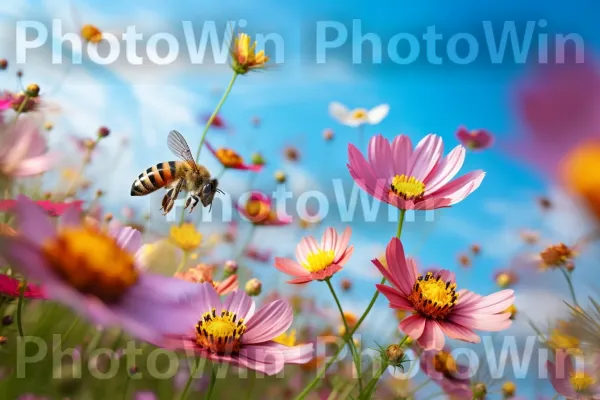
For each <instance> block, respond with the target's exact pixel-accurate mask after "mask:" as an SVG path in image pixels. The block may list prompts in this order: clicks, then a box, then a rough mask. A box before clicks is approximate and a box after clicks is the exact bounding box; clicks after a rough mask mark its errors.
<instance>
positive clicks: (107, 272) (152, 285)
mask: <svg viewBox="0 0 600 400" xmlns="http://www.w3.org/2000/svg"><path fill="white" fill-rule="evenodd" d="M16 214H17V218H18V222H19V225H20V230H19V235H18V236H12V237H11V236H2V237H0V255H1V256H2V258H4V259H6V260H7V261H8V262H9V263H10V264H11V266H13V267H14V268H17V269H18V270H19V271H20V272H21V273H23V275H24V276H25V277H27V279H28V280H30V281H34V282H43V284H44V292H45V294H46V295H47V296H48V298H49V299H50V300H55V301H58V302H60V303H63V304H65V305H67V306H69V307H72V308H73V309H74V310H75V311H77V312H78V313H80V314H81V315H83V316H85V317H87V318H88V319H89V320H90V321H91V322H92V323H95V324H99V325H103V326H121V327H123V329H124V330H126V331H127V332H128V333H130V334H132V335H133V336H135V337H138V338H140V339H143V340H149V341H150V340H154V341H156V340H159V339H160V338H161V337H162V336H161V332H162V331H163V330H164V329H165V327H168V326H169V325H170V323H171V321H172V320H173V318H178V315H179V314H180V313H185V312H186V307H185V305H184V304H183V302H184V301H185V302H188V301H190V299H196V298H197V297H198V296H201V295H202V292H201V290H200V289H201V288H200V287H199V286H198V285H196V284H192V283H190V282H186V281H183V280H180V279H176V278H168V277H164V276H160V275H155V274H151V273H145V272H143V271H142V269H141V268H140V266H139V265H138V263H137V262H136V260H135V257H134V253H135V252H137V251H138V250H139V247H140V245H141V235H140V233H139V232H137V231H135V230H134V229H131V228H129V227H125V228H120V227H118V226H116V225H114V226H113V227H110V228H109V230H108V232H107V233H105V232H103V231H101V230H97V229H94V228H92V227H90V226H88V225H84V224H82V223H81V221H80V214H79V212H77V210H75V209H74V208H70V209H68V210H67V211H66V212H65V214H64V215H63V217H62V218H61V220H60V225H59V227H58V228H57V227H56V226H55V224H53V223H52V222H51V221H50V220H49V218H48V217H47V215H46V214H45V213H44V212H43V210H42V209H41V208H40V207H38V206H37V205H36V204H35V203H34V202H33V201H31V200H29V199H28V198H26V197H25V196H20V197H19V198H18V203H17V206H16ZM109 267H110V268H109ZM194 301H198V300H197V299H196V300H194Z"/></svg>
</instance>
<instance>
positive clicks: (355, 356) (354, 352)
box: [325, 278, 362, 392]
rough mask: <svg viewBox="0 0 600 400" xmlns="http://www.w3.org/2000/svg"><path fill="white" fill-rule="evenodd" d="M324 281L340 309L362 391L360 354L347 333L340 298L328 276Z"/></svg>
mask: <svg viewBox="0 0 600 400" xmlns="http://www.w3.org/2000/svg"><path fill="white" fill-rule="evenodd" d="M325 282H326V283H327V286H328V287H329V291H330V292H331V295H332V296H333V299H334V300H335V304H336V305H337V308H338V310H339V311H340V316H341V317H342V322H343V323H344V328H345V329H346V332H345V334H344V336H345V338H344V340H345V341H346V343H347V344H348V347H350V352H351V353H352V358H353V359H354V365H356V376H357V380H358V388H359V390H360V391H361V392H362V381H361V372H362V371H361V366H360V354H358V351H357V350H356V346H355V345H354V340H352V335H349V333H350V329H349V327H348V322H347V321H346V317H345V316H344V310H343V309H342V305H341V304H340V300H339V299H338V297H337V295H336V294H335V289H334V288H333V285H332V284H331V279H329V278H328V279H325Z"/></svg>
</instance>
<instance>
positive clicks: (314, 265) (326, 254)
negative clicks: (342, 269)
mask: <svg viewBox="0 0 600 400" xmlns="http://www.w3.org/2000/svg"><path fill="white" fill-rule="evenodd" d="M333 260H335V251H333V250H327V251H325V250H318V251H316V252H314V253H310V254H309V255H308V256H306V262H305V263H303V264H302V266H303V267H304V268H305V269H306V270H307V271H308V272H319V271H322V270H324V269H325V268H327V267H329V266H330V265H331V264H333Z"/></svg>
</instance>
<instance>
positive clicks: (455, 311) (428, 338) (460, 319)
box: [372, 238, 515, 350]
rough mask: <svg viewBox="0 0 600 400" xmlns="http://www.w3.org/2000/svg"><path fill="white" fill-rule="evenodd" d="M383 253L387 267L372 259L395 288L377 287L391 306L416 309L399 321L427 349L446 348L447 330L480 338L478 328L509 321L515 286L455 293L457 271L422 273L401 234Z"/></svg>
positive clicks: (506, 324)
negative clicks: (483, 292) (485, 293)
mask: <svg viewBox="0 0 600 400" xmlns="http://www.w3.org/2000/svg"><path fill="white" fill-rule="evenodd" d="M385 258H386V263H387V268H386V267H385V266H384V265H383V264H382V263H381V262H380V261H379V260H377V259H374V260H372V262H373V264H375V266H376V267H377V269H378V270H379V271H380V272H381V274H382V275H383V276H384V277H385V278H386V279H387V280H388V281H389V282H390V283H391V284H392V285H393V287H390V286H386V285H377V290H379V292H381V293H382V294H383V295H384V296H385V297H387V299H388V300H389V302H390V307H391V308H394V309H397V310H404V311H410V312H412V313H413V314H412V315H411V316H409V317H407V318H405V319H403V320H402V322H400V325H399V329H400V330H401V331H404V333H406V334H407V335H408V336H410V337H411V338H413V339H415V340H417V343H418V344H419V346H421V347H422V348H423V349H424V350H441V349H443V348H444V341H445V339H444V335H446V336H448V337H449V338H452V339H457V340H462V341H465V342H471V343H479V341H480V338H479V336H478V335H477V334H476V333H475V332H474V331H473V330H474V329H477V330H482V331H501V330H504V329H506V328H508V327H509V326H510V324H511V321H510V319H509V318H510V313H507V312H504V311H505V310H506V309H507V308H508V307H509V306H510V305H511V304H512V303H513V302H514V297H515V296H514V291H513V290H502V291H500V292H496V293H494V294H491V295H489V296H480V295H478V294H475V293H473V292H469V291H467V290H464V289H463V290H459V291H458V292H457V291H456V283H455V279H454V273H453V272H450V271H447V270H443V269H442V270H438V271H436V272H435V273H431V272H428V273H427V274H426V275H419V274H418V271H417V266H416V263H415V261H414V260H413V259H411V258H406V257H405V255H404V248H403V247H402V243H401V242H400V240H399V239H398V238H393V239H392V240H391V241H390V243H389V244H388V246H387V249H386V254H385Z"/></svg>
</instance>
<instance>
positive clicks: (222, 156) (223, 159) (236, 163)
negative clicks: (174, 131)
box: [204, 142, 263, 172]
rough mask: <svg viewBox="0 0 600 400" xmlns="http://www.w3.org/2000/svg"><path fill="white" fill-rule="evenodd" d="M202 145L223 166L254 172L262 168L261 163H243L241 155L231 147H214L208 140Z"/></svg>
mask: <svg viewBox="0 0 600 400" xmlns="http://www.w3.org/2000/svg"><path fill="white" fill-rule="evenodd" d="M204 145H205V146H206V148H207V149H208V151H210V152H211V153H212V154H213V155H214V156H215V157H216V158H217V160H219V162H220V163H221V165H222V166H223V167H225V168H231V169H239V170H245V171H254V172H258V171H260V170H261V169H262V168H263V166H262V165H256V164H246V163H244V159H243V158H242V156H240V155H239V154H238V153H236V152H235V151H233V150H231V149H227V148H220V149H215V148H214V147H212V146H211V145H210V143H208V142H204Z"/></svg>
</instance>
